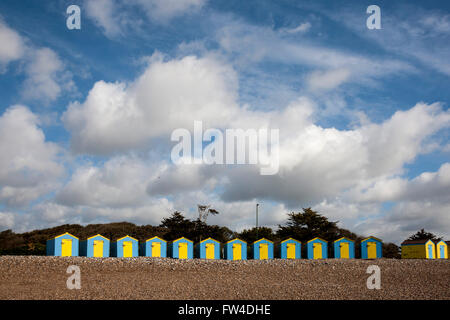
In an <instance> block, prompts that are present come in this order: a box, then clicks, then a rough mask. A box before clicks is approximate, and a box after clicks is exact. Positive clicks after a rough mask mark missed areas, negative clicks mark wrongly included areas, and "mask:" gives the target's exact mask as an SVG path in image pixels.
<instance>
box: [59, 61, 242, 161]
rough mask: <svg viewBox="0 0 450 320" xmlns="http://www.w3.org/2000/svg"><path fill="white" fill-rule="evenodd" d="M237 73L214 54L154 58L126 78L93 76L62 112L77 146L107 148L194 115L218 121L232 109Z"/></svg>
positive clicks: (133, 142)
mask: <svg viewBox="0 0 450 320" xmlns="http://www.w3.org/2000/svg"><path fill="white" fill-rule="evenodd" d="M236 87H237V80H236V75H235V73H234V71H233V69H231V68H230V67H228V66H226V65H223V64H221V63H220V62H218V61H216V60H215V59H213V58H208V57H205V58H197V57H194V56H187V57H184V58H182V59H176V60H170V61H167V62H164V61H162V60H161V59H154V60H153V61H152V62H151V63H150V65H149V66H148V68H147V69H146V71H145V72H144V74H142V75H141V76H140V77H139V78H138V79H137V80H136V81H134V82H133V83H131V84H128V85H127V84H125V83H117V82H116V83H106V82H103V81H99V82H97V83H96V84H95V85H94V87H93V88H92V89H91V91H90V92H89V95H88V97H87V98H86V100H85V101H84V102H83V103H79V102H76V103H73V104H71V105H70V106H69V107H68V110H67V111H66V112H65V113H64V115H63V121H64V124H65V126H66V127H67V129H68V130H69V131H70V132H71V134H72V147H73V149H74V150H75V151H76V152H86V153H91V154H108V153H113V152H117V151H126V150H129V149H133V148H139V147H142V146H145V147H148V146H149V143H150V141H151V140H152V139H154V138H157V137H162V136H164V138H165V139H166V141H167V142H168V143H170V134H171V132H172V131H173V130H174V129H176V128H191V127H192V126H193V123H194V120H203V122H204V123H205V125H208V126H219V127H222V126H223V125H224V124H227V123H229V121H230V120H231V119H232V117H233V115H234V114H236V111H237V106H236V102H235V100H236V90H237V89H236Z"/></svg>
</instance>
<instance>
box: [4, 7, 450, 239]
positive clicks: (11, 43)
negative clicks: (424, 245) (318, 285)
mask: <svg viewBox="0 0 450 320" xmlns="http://www.w3.org/2000/svg"><path fill="white" fill-rule="evenodd" d="M70 5H78V6H79V8H80V18H81V29H68V27H67V25H66V20H67V19H68V17H69V14H67V12H66V10H67V8H68V7H69V6H70ZM370 5H377V6H379V8H380V12H381V29H369V28H368V27H367V24H366V21H367V19H368V18H369V16H370V15H371V14H370V13H367V12H366V10H367V8H368V6H370ZM449 89H450V3H449V2H448V1H427V2H424V1H359V0H358V1H325V0H320V1H314V2H312V3H310V2H306V1H288V0H281V1H280V0H278V1H268V0H267V1H265V0H258V1H256V0H248V1H235V0H227V1H214V0H148V1H144V0H131V1H124V0H116V1H113V0H110V1H108V0H96V1H87V0H86V1H63V0H58V1H51V2H47V1H29V0H23V1H10V0H4V1H1V2H0V230H5V229H12V230H14V231H15V232H25V231H30V230H34V229H40V228H48V227H52V226H57V225H61V224H67V223H79V224H83V225H86V224H92V223H107V222H118V221H129V222H133V223H136V224H152V225H158V224H159V223H160V221H161V219H162V218H164V217H167V216H169V215H170V214H171V213H172V212H174V211H176V210H177V211H181V212H182V213H183V214H184V215H185V216H187V217H188V218H196V217H197V215H198V213H197V205H198V204H210V205H211V206H212V207H214V208H215V209H217V210H218V211H219V212H220V213H219V214H218V215H215V216H211V217H209V218H208V223H211V224H218V225H223V226H227V227H229V228H231V229H233V230H237V231H241V230H243V229H244V228H251V227H253V226H254V224H255V205H256V203H259V204H260V206H259V224H260V225H263V226H267V227H272V228H274V229H276V228H277V226H278V225H279V224H283V223H285V222H286V219H287V213H289V212H298V211H301V210H302V208H307V207H312V208H313V209H314V210H316V211H318V212H319V213H320V214H323V215H325V216H326V217H328V218H329V219H330V220H331V221H338V225H339V226H340V227H343V228H347V229H350V230H352V231H353V232H356V233H358V234H361V235H367V236H368V235H373V236H376V237H379V238H381V239H383V240H384V241H386V242H388V241H389V242H395V243H397V244H399V243H400V242H401V241H402V240H404V239H405V238H407V237H408V236H410V235H411V234H413V233H415V232H416V231H418V230H419V229H421V228H425V229H426V230H427V231H430V232H433V233H435V234H437V235H438V236H442V237H444V238H445V239H450V216H449V215H450V143H449V135H450V111H449V101H450V90H449ZM194 121H202V123H203V127H204V129H207V128H215V129H218V130H222V131H225V130H226V129H233V128H234V129H237V128H239V129H244V130H246V129H258V128H264V127H267V128H269V127H270V128H275V129H278V130H279V170H278V172H277V173H276V174H274V175H261V174H260V170H259V167H260V164H243V165H220V164H206V163H202V164H182V165H180V164H176V163H174V162H173V161H172V159H171V150H172V149H173V147H174V145H175V144H176V143H175V142H174V141H172V140H171V135H172V133H173V132H174V130H175V129H177V128H185V129H187V130H189V131H191V132H192V131H193V124H194ZM205 146H206V145H205Z"/></svg>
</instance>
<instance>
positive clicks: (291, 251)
mask: <svg viewBox="0 0 450 320" xmlns="http://www.w3.org/2000/svg"><path fill="white" fill-rule="evenodd" d="M286 251H287V252H286V257H287V258H288V259H295V243H288V244H287V245H286Z"/></svg>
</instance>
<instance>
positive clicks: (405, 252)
mask: <svg viewBox="0 0 450 320" xmlns="http://www.w3.org/2000/svg"><path fill="white" fill-rule="evenodd" d="M401 245H402V259H434V258H435V244H434V242H433V241H431V240H405V241H403V242H402V244H401Z"/></svg>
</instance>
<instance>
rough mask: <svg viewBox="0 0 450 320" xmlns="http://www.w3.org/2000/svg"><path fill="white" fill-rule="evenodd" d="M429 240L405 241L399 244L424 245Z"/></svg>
mask: <svg viewBox="0 0 450 320" xmlns="http://www.w3.org/2000/svg"><path fill="white" fill-rule="evenodd" d="M428 241H430V240H429V239H423V240H405V241H403V242H402V243H401V244H425V243H427V242H428Z"/></svg>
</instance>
